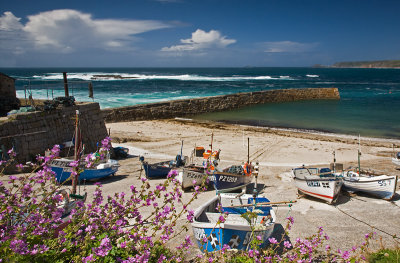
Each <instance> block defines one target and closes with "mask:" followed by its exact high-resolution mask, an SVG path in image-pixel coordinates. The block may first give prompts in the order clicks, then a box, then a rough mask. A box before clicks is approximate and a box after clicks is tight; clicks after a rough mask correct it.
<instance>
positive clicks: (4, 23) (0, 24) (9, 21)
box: [0, 12, 23, 31]
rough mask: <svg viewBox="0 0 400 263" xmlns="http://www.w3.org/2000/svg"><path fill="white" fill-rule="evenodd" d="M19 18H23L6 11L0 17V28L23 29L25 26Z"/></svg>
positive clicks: (7, 29) (8, 29)
mask: <svg viewBox="0 0 400 263" xmlns="http://www.w3.org/2000/svg"><path fill="white" fill-rule="evenodd" d="M19 20H21V18H18V17H16V16H14V14H13V13H11V12H4V15H3V16H1V17H0V30H6V31H12V30H21V29H22V27H23V26H22V24H21V23H20V22H19Z"/></svg>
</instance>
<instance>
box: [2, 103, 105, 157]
mask: <svg viewBox="0 0 400 263" xmlns="http://www.w3.org/2000/svg"><path fill="white" fill-rule="evenodd" d="M76 110H79V113H80V114H79V119H80V128H81V133H82V141H83V143H84V144H85V153H89V152H94V151H96V149H97V142H99V143H100V142H101V140H102V139H104V138H105V137H106V136H107V128H106V126H105V123H104V120H103V117H102V114H101V111H100V106H99V104H98V103H92V102H90V103H78V104H77V105H74V106H70V107H64V106H62V107H60V106H59V107H58V108H57V109H54V110H51V111H35V112H26V113H19V114H15V115H10V116H8V117H2V118H0V147H1V148H0V150H2V151H3V152H4V151H8V150H9V149H11V148H12V147H14V149H15V151H16V152H17V159H18V161H19V162H23V163H24V162H27V161H32V160H34V159H35V157H36V155H37V154H41V155H43V154H44V152H45V151H46V150H47V149H51V148H52V147H53V146H54V145H55V144H62V143H64V142H68V141H71V140H72V138H73V136H74V132H75V116H76ZM100 145H101V144H100ZM65 151H66V149H65ZM70 154H71V155H73V154H74V150H73V147H72V148H71V150H70Z"/></svg>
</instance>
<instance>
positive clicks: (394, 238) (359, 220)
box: [335, 206, 400, 244]
mask: <svg viewBox="0 0 400 263" xmlns="http://www.w3.org/2000/svg"><path fill="white" fill-rule="evenodd" d="M335 208H336V209H337V210H339V211H340V212H342V213H343V214H345V215H347V216H349V217H351V218H353V219H354V220H356V221H358V222H360V223H363V224H365V225H367V226H369V227H371V228H372V229H376V230H378V231H380V232H382V233H384V234H386V235H388V236H391V237H392V238H393V240H394V241H395V242H396V243H399V244H400V242H399V241H397V240H396V239H399V240H400V237H397V236H396V235H393V234H390V233H388V232H386V231H384V230H382V229H379V228H377V227H375V226H373V225H371V224H369V223H367V222H364V221H362V220H361V219H358V218H356V217H354V216H352V215H350V214H349V213H346V212H345V211H343V210H342V209H340V208H339V207H338V206H335Z"/></svg>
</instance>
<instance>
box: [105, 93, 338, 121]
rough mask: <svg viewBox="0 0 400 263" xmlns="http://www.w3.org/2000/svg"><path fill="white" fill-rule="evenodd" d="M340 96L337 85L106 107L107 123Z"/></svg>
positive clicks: (182, 115) (165, 117)
mask: <svg viewBox="0 0 400 263" xmlns="http://www.w3.org/2000/svg"><path fill="white" fill-rule="evenodd" d="M318 99H340V95H339V91H338V89H337V88H309V89H280V90H268V91H257V92H247V93H236V94H229V95H221V96H214V97H205V98H195V99H187V100H173V101H168V102H160V103H150V104H140V105H134V106H126V107H118V108H110V109H103V110H102V113H103V115H104V120H105V121H106V122H120V121H136V120H153V119H168V118H175V117H184V116H190V115H195V114H199V113H208V112H216V111H225V110H233V109H238V108H241V107H245V106H249V105H255V104H264V103H271V102H286V101H298V100H318Z"/></svg>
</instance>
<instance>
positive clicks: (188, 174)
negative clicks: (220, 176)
mask: <svg viewBox="0 0 400 263" xmlns="http://www.w3.org/2000/svg"><path fill="white" fill-rule="evenodd" d="M187 177H188V178H193V179H198V178H201V177H203V174H197V173H187Z"/></svg>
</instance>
